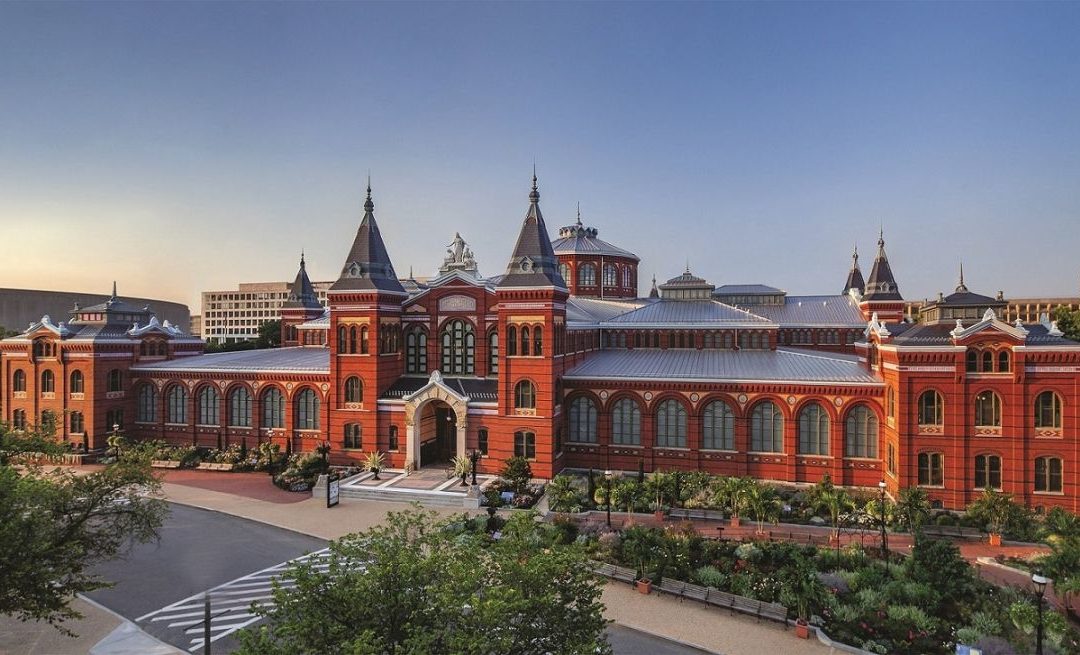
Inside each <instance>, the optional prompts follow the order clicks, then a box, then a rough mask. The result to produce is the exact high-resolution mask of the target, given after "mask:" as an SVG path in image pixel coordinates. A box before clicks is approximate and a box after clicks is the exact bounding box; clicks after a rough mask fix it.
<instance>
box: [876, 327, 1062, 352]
mask: <svg viewBox="0 0 1080 655" xmlns="http://www.w3.org/2000/svg"><path fill="white" fill-rule="evenodd" d="M971 325H972V323H971V321H968V327H970V326H971ZM886 327H887V328H888V330H889V332H890V333H891V334H892V343H894V344H896V345H898V346H951V345H952V336H951V335H950V334H949V333H950V332H952V331H953V329H955V328H956V324H955V323H899V324H895V325H894V324H891V323H890V324H889V325H887V326H886ZM1024 329H1025V330H1027V331H1028V335H1027V339H1026V340H1025V342H1024V343H1025V344H1026V345H1029V346H1063V347H1070V346H1071V347H1076V346H1080V343H1077V342H1075V341H1071V340H1069V339H1066V338H1065V337H1059V336H1052V335H1050V334H1049V332H1050V330H1049V329H1048V328H1047V327H1046V326H1045V325H1042V324H1040V323H1035V324H1033V325H1025V326H1024Z"/></svg>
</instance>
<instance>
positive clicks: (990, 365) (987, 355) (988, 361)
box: [979, 350, 994, 373]
mask: <svg viewBox="0 0 1080 655" xmlns="http://www.w3.org/2000/svg"><path fill="white" fill-rule="evenodd" d="M979 370H980V371H982V372H984V373H993V371H994V353H992V352H990V351H989V350H986V351H984V352H983V354H982V365H981V366H980V367H979Z"/></svg>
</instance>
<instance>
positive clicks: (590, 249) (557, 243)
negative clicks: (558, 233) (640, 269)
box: [551, 235, 639, 261]
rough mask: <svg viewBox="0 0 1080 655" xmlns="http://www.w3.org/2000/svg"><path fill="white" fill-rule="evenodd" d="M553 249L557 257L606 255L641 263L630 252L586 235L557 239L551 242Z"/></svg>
mask: <svg viewBox="0 0 1080 655" xmlns="http://www.w3.org/2000/svg"><path fill="white" fill-rule="evenodd" d="M551 248H552V250H554V251H555V254H556V255H605V256H610V257H626V258H628V259H633V260H634V261H639V259H638V256H637V255H635V254H634V253H632V252H630V251H629V250H623V249H622V248H619V247H618V246H613V245H611V244H610V243H608V242H607V241H604V240H603V239H598V238H596V237H589V236H584V235H575V236H572V237H562V238H559V239H555V240H554V241H552V242H551Z"/></svg>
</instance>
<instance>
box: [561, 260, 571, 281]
mask: <svg viewBox="0 0 1080 655" xmlns="http://www.w3.org/2000/svg"><path fill="white" fill-rule="evenodd" d="M559 275H560V276H561V277H562V279H563V282H566V283H567V284H569V283H570V264H567V263H566V262H563V263H561V264H559Z"/></svg>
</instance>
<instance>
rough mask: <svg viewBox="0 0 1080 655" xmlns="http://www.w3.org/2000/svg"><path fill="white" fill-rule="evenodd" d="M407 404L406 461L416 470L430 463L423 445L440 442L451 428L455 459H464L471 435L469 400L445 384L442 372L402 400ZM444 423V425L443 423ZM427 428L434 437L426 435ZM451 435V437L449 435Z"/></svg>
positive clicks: (432, 373)
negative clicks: (429, 442) (426, 460)
mask: <svg viewBox="0 0 1080 655" xmlns="http://www.w3.org/2000/svg"><path fill="white" fill-rule="evenodd" d="M403 400H404V401H405V461H406V462H407V463H411V464H412V466H413V469H414V470H419V468H420V467H421V466H422V465H424V464H428V463H430V462H424V461H423V460H422V458H421V444H422V440H424V439H428V440H430V439H432V438H435V439H440V440H441V438H442V437H443V436H444V434H443V433H444V431H445V430H447V425H450V426H452V429H453V433H454V437H455V444H454V447H453V448H452V449H451V451H452V453H453V455H454V456H457V457H464V456H465V439H466V435H467V434H468V403H469V397H468V396H464V395H462V394H460V393H458V392H457V391H455V390H454V389H452V388H450V387H449V386H447V385H446V383H444V382H443V379H442V374H441V373H440V372H439V371H432V372H431V377H430V378H429V379H428V383H427V384H425V385H424V386H423V387H421V388H420V389H418V390H417V391H416V392H414V393H411V394H409V395H407V396H405V397H404V398H403ZM440 423H441V424H440ZM423 426H427V427H428V428H429V429H430V430H432V431H433V434H424V433H423V432H424V427H423ZM447 436H448V435H447Z"/></svg>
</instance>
